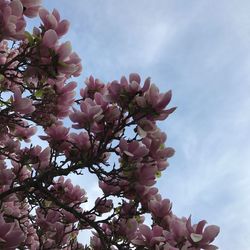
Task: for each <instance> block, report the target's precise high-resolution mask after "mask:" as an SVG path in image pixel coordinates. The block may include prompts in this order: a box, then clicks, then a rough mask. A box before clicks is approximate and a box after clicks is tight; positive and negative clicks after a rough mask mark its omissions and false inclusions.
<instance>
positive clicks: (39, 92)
mask: <svg viewBox="0 0 250 250" xmlns="http://www.w3.org/2000/svg"><path fill="white" fill-rule="evenodd" d="M43 94H44V93H43V89H39V90H37V91H36V92H35V97H36V98H41V97H42V96H43Z"/></svg>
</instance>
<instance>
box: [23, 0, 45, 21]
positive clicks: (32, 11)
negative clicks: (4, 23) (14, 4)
mask: <svg viewBox="0 0 250 250" xmlns="http://www.w3.org/2000/svg"><path fill="white" fill-rule="evenodd" d="M20 1H21V2H22V4H23V7H24V11H23V14H24V15H25V16H27V17H35V16H37V15H38V11H39V8H40V6H41V3H42V0H20Z"/></svg>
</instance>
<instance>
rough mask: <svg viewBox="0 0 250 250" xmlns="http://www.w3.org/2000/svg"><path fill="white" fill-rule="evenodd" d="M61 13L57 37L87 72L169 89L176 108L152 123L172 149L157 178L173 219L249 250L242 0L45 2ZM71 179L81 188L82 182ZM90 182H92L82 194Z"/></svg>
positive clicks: (248, 77) (246, 31) (248, 41)
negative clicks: (63, 32) (214, 231)
mask: <svg viewBox="0 0 250 250" xmlns="http://www.w3.org/2000/svg"><path fill="white" fill-rule="evenodd" d="M44 6H46V7H47V8H48V9H50V10H52V8H54V7H55V8H57V9H58V10H59V11H60V13H61V16H62V17H63V18H66V19H68V20H70V22H71V29H70V32H69V33H68V35H67V37H66V38H65V39H66V40H70V41H71V42H72V46H73V48H74V50H75V51H76V52H78V54H79V55H80V56H81V58H82V60H83V67H84V71H83V74H82V76H81V77H80V78H78V80H77V81H78V83H79V86H83V80H84V79H85V78H86V77H88V76H89V75H90V74H93V75H94V76H95V77H97V78H100V79H102V80H103V81H111V80H114V79H119V78H120V77H121V76H122V75H128V74H129V73H130V72H138V73H140V74H141V76H142V77H143V78H144V79H145V78H146V77H147V76H151V78H152V80H153V82H155V83H156V84H157V86H158V87H159V88H160V90H161V91H167V90H169V89H172V91H173V100H172V105H173V106H178V109H177V110H176V112H175V113H174V114H173V115H172V116H171V117H170V118H168V119H167V120H166V121H164V122H163V123H161V124H160V126H161V128H162V129H163V130H164V131H166V132H167V134H168V145H169V146H172V147H174V148H175V150H176V154H175V156H174V157H173V158H172V159H170V167H169V168H168V169H167V170H166V171H165V172H164V174H163V176H162V177H161V178H160V179H159V184H158V187H159V189H160V192H161V194H162V196H163V197H166V198H170V199H171V200H172V201H173V211H174V213H175V214H177V215H178V216H189V215H190V214H192V216H193V219H194V221H196V222H197V221H198V220H201V219H206V220H207V221H208V223H209V224H217V225H219V226H220V227H221V233H220V235H219V237H218V239H217V240H216V243H217V245H218V246H219V249H223V250H233V249H240V250H241V249H242V250H245V249H249V248H250V247H249V245H250V237H249V235H250V226H249V222H248V218H249V213H250V140H249V138H250V129H249V127H250V114H249V113H250V95H249V91H250V71H249V66H250V52H249V51H250V16H249V10H250V2H249V1H244V0H220V1H218V0H199V1H198V0H189V1H179V0H172V1H171V0H158V1H149V0H148V1H143V0H134V1H115V0H108V1H101V0H91V1H90V0H89V1H86V0H74V1H66V0H54V1H49V0H44ZM83 178H84V177H81V179H80V178H78V179H77V181H78V182H80V183H82V184H83V187H85V188H86V190H87V191H88V189H87V186H90V182H91V180H89V179H86V178H85V179H83ZM96 190H97V188H96V186H95V185H94V184H93V183H91V189H90V190H89V196H90V197H91V196H92V195H94V194H95V192H96Z"/></svg>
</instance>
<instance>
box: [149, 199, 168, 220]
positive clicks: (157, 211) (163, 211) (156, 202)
mask: <svg viewBox="0 0 250 250" xmlns="http://www.w3.org/2000/svg"><path fill="white" fill-rule="evenodd" d="M148 209H149V210H150V212H151V213H152V215H153V217H154V218H161V219H162V218H164V217H166V216H168V215H170V214H171V213H172V212H171V209H172V204H171V202H170V200H169V199H164V200H162V199H152V200H150V201H149V202H148Z"/></svg>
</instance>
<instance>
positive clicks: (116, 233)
mask: <svg viewBox="0 0 250 250" xmlns="http://www.w3.org/2000/svg"><path fill="white" fill-rule="evenodd" d="M40 4H41V1H40V0H12V1H11V0H0V106H1V107H0V119H1V124H0V248H1V249H5V250H8V249H9V250H10V249H34V250H35V249H96V250H98V249H158V250H161V249H164V250H174V249H182V250H187V249H190V250H192V249H193V250H194V249H207V250H213V249H217V247H216V246H214V245H212V244H211V242H212V241H213V240H214V239H215V237H216V236H217V234H218V233H219V228H218V227H217V226H214V225H210V226H206V227H205V224H206V221H205V220H202V221H200V222H199V223H198V224H195V225H193V224H192V222H191V217H189V218H185V217H182V218H179V217H177V216H175V215H174V214H173V212H172V204H171V202H170V201H169V200H168V199H163V198H162V197H161V195H160V194H159V193H158V190H157V188H155V187H154V184H155V182H156V178H157V176H158V175H160V173H161V172H162V171H163V170H165V169H166V167H167V166H168V162H167V160H168V158H169V157H171V156H173V154H174V150H173V149H172V148H170V147H166V146H164V143H165V142H166V138H167V137H166V134H165V133H163V132H161V131H160V129H159V128H158V127H157V124H156V122H157V121H161V120H165V119H166V118H167V117H168V116H169V115H170V114H171V113H172V112H173V111H174V110H175V108H166V107H167V105H168V104H169V102H170V99H171V92H170V91H169V92H167V93H159V90H158V88H157V87H156V86H155V85H154V84H152V83H151V82H150V79H149V78H147V79H146V80H145V81H144V82H142V81H141V78H140V76H139V75H138V74H130V75H129V77H128V78H126V77H122V78H121V79H120V81H112V82H110V83H107V84H104V83H102V82H101V81H100V80H98V79H95V78H94V77H92V76H91V77H89V78H88V79H87V80H86V82H85V83H86V86H85V87H84V88H82V89H80V95H79V98H75V93H74V90H75V89H76V86H77V84H76V83H75V82H72V81H71V82H69V79H70V78H71V77H72V76H74V77H75V76H79V74H80V72H81V69H82V67H81V63H80V59H79V57H78V56H77V54H76V53H74V52H72V50H71V45H70V43H69V42H65V43H60V38H61V37H62V36H63V35H64V34H65V33H66V32H67V31H68V27H69V22H68V21H66V20H61V17H60V15H59V13H58V11H57V10H53V12H52V13H50V12H49V11H47V10H46V9H43V8H41V7H40ZM37 15H39V17H40V19H41V25H40V27H39V28H38V27H35V28H34V29H33V31H32V32H31V33H29V32H27V31H26V30H25V26H26V18H32V17H35V16H37ZM65 118H69V119H70V121H71V125H69V122H67V123H66V122H64V123H63V121H64V119H65ZM65 124H67V125H65ZM37 127H40V128H41V129H42V130H43V131H44V134H43V135H41V136H40V138H41V139H42V140H45V141H46V142H47V145H48V146H47V147H46V148H42V147H41V146H39V145H34V144H31V143H30V141H31V139H32V136H34V135H35V134H36V130H37ZM128 128H130V130H131V128H132V131H133V133H132V132H130V133H127V130H128ZM33 139H34V137H33ZM33 143H34V140H33ZM111 158H112V161H111V160H110V159H111ZM114 158H116V160H113V159H114ZM111 162H113V163H112V164H111ZM84 171H88V172H89V173H91V174H93V175H95V176H96V177H97V178H98V181H99V187H100V190H101V193H102V195H101V196H100V197H95V198H94V199H95V202H94V204H93V206H92V207H90V208H89V209H86V204H85V203H87V202H88V199H87V194H86V192H85V190H84V189H83V187H80V186H78V185H74V184H73V183H72V182H71V180H70V179H69V178H68V177H67V176H68V175H69V174H72V173H73V174H76V175H82V174H83V172H84ZM82 180H83V181H82V182H83V183H84V176H82ZM85 181H86V180H85ZM91 198H92V197H91ZM88 207H89V206H88ZM147 214H148V215H149V216H148V217H150V218H151V221H150V222H149V223H147V224H146V223H145V215H147ZM84 230H91V231H92V236H91V238H90V241H89V242H90V243H89V245H85V246H84V245H82V244H81V243H79V242H78V240H79V239H78V238H79V237H78V233H79V232H80V231H82V232H83V233H84Z"/></svg>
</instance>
